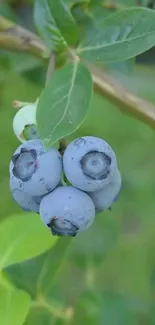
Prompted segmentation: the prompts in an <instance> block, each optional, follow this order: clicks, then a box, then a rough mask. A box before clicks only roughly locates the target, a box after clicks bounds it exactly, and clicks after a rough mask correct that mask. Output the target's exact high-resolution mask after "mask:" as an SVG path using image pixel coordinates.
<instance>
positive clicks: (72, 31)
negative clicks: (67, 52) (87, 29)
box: [48, 0, 78, 45]
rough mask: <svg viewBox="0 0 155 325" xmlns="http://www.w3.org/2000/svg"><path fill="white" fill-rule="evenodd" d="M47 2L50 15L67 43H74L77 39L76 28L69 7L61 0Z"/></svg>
mask: <svg viewBox="0 0 155 325" xmlns="http://www.w3.org/2000/svg"><path fill="white" fill-rule="evenodd" d="M48 4H49V9H50V12H51V15H52V16H53V18H54V21H55V23H56V25H57V27H58V29H59V30H60V32H61V35H62V36H63V37H64V39H65V41H66V42H67V43H68V44H69V45H74V44H76V42H77V40H78V28H77V25H76V22H75V20H74V18H73V16H72V14H71V12H70V9H69V7H68V6H67V5H66V4H65V3H64V2H63V0H56V1H55V0H48Z"/></svg>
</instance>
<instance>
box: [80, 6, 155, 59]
mask: <svg viewBox="0 0 155 325" xmlns="http://www.w3.org/2000/svg"><path fill="white" fill-rule="evenodd" d="M154 45H155V11H153V10H149V9H145V8H138V7H137V8H136V7H135V8H131V9H126V10H123V11H120V12H118V13H116V14H112V15H109V16H108V17H107V18H105V19H104V20H103V22H102V23H101V24H100V25H98V26H97V27H96V28H94V29H93V30H92V32H91V35H89V36H88V37H86V38H85V39H84V40H83V42H82V43H81V44H80V46H79V47H78V49H77V52H78V54H79V55H80V56H81V57H82V58H84V59H86V60H88V61H92V62H117V61H123V60H126V59H130V58H132V57H134V56H137V55H138V54H140V53H143V52H145V51H147V50H148V49H150V48H151V47H153V46H154Z"/></svg>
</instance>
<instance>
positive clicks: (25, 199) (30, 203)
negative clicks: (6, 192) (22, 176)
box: [10, 177, 42, 213]
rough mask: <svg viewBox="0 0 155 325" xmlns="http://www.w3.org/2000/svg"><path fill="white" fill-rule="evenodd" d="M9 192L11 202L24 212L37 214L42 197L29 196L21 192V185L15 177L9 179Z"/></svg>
mask: <svg viewBox="0 0 155 325" xmlns="http://www.w3.org/2000/svg"><path fill="white" fill-rule="evenodd" d="M10 191H11V194H12V198H13V200H14V201H15V202H16V203H18V204H19V205H20V206H21V208H22V209H23V210H24V211H34V212H37V213H39V206H40V202H41V199H42V197H41V196H34V197H33V196H30V195H29V194H28V193H25V192H24V191H23V188H22V186H21V184H20V183H19V182H18V181H17V179H16V178H15V177H12V178H11V179H10Z"/></svg>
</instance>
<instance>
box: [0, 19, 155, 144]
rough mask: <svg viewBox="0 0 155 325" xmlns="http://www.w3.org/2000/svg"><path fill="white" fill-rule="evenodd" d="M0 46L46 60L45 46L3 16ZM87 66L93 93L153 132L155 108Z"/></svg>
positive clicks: (36, 37) (34, 36) (0, 24)
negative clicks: (90, 74) (143, 123)
mask: <svg viewBox="0 0 155 325" xmlns="http://www.w3.org/2000/svg"><path fill="white" fill-rule="evenodd" d="M0 47H1V48H4V49H9V50H12V51H22V52H27V53H31V54H33V55H35V56H37V57H40V58H41V59H42V60H45V53H48V50H47V48H46V46H45V45H44V44H43V42H42V41H41V39H40V38H39V37H38V36H36V35H35V34H33V33H31V32H29V31H27V30H26V29H24V28H23V27H20V26H18V25H15V24H13V23H12V22H10V21H9V20H8V19H5V18H4V17H2V16H0ZM46 59H47V58H46ZM87 66H88V68H89V69H90V71H91V73H92V77H93V82H94V88H95V91H96V92H99V93H100V94H101V95H102V96H104V97H106V98H108V99H109V100H110V101H111V102H112V103H114V104H115V105H117V107H118V108H120V109H121V111H122V112H123V113H127V114H131V115H133V116H134V117H135V118H138V119H140V120H142V121H143V122H145V123H146V124H148V125H149V126H151V127H152V128H153V129H155V105H153V104H151V103H150V102H148V101H147V100H144V99H142V98H140V97H138V96H136V95H135V94H132V93H131V92H128V91H127V90H126V89H125V88H124V87H122V86H121V85H120V84H118V82H117V81H116V80H114V79H113V78H111V77H110V76H109V75H108V74H107V73H105V72H104V71H100V70H99V69H98V68H96V67H94V66H93V65H90V64H89V65H88V64H87ZM61 141H64V140H61ZM63 147H64V146H63Z"/></svg>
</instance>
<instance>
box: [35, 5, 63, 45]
mask: <svg viewBox="0 0 155 325" xmlns="http://www.w3.org/2000/svg"><path fill="white" fill-rule="evenodd" d="M34 22H35V25H36V28H37V30H38V32H39V34H40V36H41V37H42V38H43V40H44V42H45V43H46V44H47V46H48V47H49V49H51V50H54V51H60V50H62V49H63V48H64V47H66V42H65V40H64V38H63V37H62V35H61V33H60V30H59V29H58V27H57V25H56V23H55V20H54V18H53V16H52V13H51V11H50V8H49V6H48V1H47V0H35V4H34Z"/></svg>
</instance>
